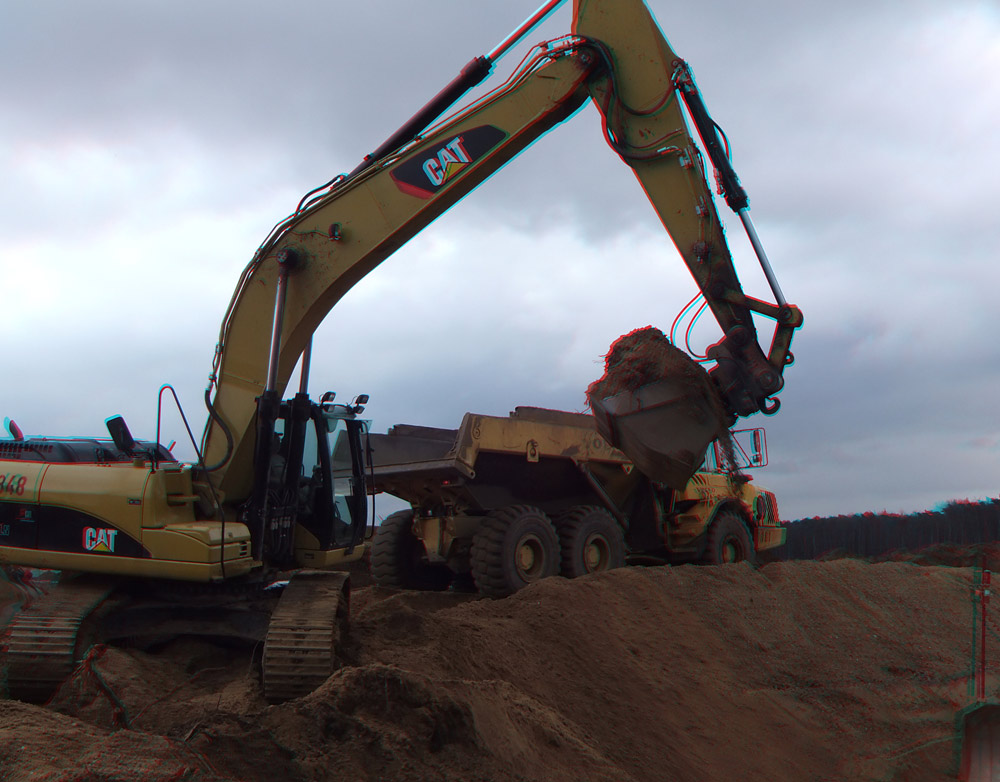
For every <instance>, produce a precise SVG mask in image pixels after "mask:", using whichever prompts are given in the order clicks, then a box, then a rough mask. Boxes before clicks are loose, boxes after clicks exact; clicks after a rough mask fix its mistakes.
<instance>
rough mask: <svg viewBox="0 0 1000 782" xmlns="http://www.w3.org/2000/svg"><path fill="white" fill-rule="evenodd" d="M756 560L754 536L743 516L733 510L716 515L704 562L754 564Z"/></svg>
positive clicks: (714, 563) (709, 563)
mask: <svg viewBox="0 0 1000 782" xmlns="http://www.w3.org/2000/svg"><path fill="white" fill-rule="evenodd" d="M755 560H756V552H755V551H754V547H753V538H752V537H751V536H750V530H749V529H747V525H746V522H745V521H743V519H742V517H740V516H739V515H737V514H736V513H733V512H732V511H723V512H722V513H720V514H719V515H718V516H716V517H715V521H713V522H712V526H711V527H710V528H709V530H708V540H707V541H706V543H705V554H704V555H703V556H702V558H701V561H702V563H704V564H706V565H727V564H729V563H730V562H749V563H750V564H751V565H752V564H753V563H754V561H755Z"/></svg>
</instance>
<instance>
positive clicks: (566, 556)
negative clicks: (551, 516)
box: [556, 505, 625, 578]
mask: <svg viewBox="0 0 1000 782" xmlns="http://www.w3.org/2000/svg"><path fill="white" fill-rule="evenodd" d="M556 531H557V532H558V533H559V546H560V548H561V550H562V562H561V568H560V572H561V573H562V575H564V576H566V578H576V577H577V576H585V575H587V574H588V573H600V572H601V571H604V570H611V569H613V568H618V567H624V565H625V536H624V535H623V534H622V528H621V527H620V526H619V524H618V522H617V521H615V519H614V517H613V516H612V515H611V514H610V513H608V512H607V511H606V510H604V508H599V507H597V506H595V505H579V506H577V507H575V508H572V509H570V510H569V512H567V513H566V514H565V515H564V516H560V517H559V519H558V520H557V521H556Z"/></svg>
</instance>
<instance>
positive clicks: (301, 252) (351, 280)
mask: <svg viewBox="0 0 1000 782" xmlns="http://www.w3.org/2000/svg"><path fill="white" fill-rule="evenodd" d="M574 20H575V21H574V35H570V36H567V37H565V38H561V39H557V40H553V41H549V42H546V43H544V44H541V45H540V46H538V47H536V48H535V49H534V50H533V51H532V52H531V54H530V55H529V56H528V57H527V58H526V60H525V61H524V63H523V64H522V65H521V67H519V68H518V69H517V70H516V71H515V73H514V74H513V75H512V76H511V77H510V79H508V81H507V82H506V83H505V84H503V85H501V86H500V87H499V88H497V89H496V90H494V91H493V92H491V93H489V94H487V95H485V96H484V97H482V98H480V99H479V100H477V101H475V102H473V103H472V104H471V105H469V106H468V107H466V108H463V109H461V110H459V111H458V112H456V113H455V114H453V115H452V116H450V117H448V118H446V119H444V120H441V121H438V122H436V123H435V124H433V125H431V126H430V127H424V124H421V122H422V121H421V122H417V123H416V125H417V126H418V127H412V128H411V129H410V130H409V131H407V132H405V133H403V134H402V135H400V134H397V135H396V136H394V138H393V140H391V142H387V144H384V145H383V146H382V147H381V148H380V149H379V150H378V151H377V152H376V153H375V154H374V155H372V156H370V157H369V158H368V159H366V160H365V162H364V163H362V165H360V166H359V167H358V168H357V169H355V172H352V174H351V175H350V176H345V177H339V178H337V179H335V180H334V181H333V182H331V183H329V184H328V185H327V186H325V187H324V188H321V189H320V190H319V191H318V192H314V193H313V194H310V195H309V196H307V198H305V199H303V202H302V203H300V204H299V207H298V208H297V209H296V210H295V212H294V214H292V215H291V216H290V217H289V218H288V219H286V220H285V221H284V222H282V223H281V224H279V225H278V226H277V227H276V228H275V230H274V231H273V232H272V233H271V235H270V236H269V237H268V239H267V240H266V241H265V242H264V244H263V245H262V246H261V247H260V249H259V250H258V252H257V253H256V254H255V256H254V258H253V260H252V261H251V263H250V264H249V265H248V266H247V268H246V269H245V271H244V273H243V276H242V278H241V280H240V283H239V285H238V287H237V290H236V292H235V294H234V296H233V299H232V302H231V304H230V307H229V310H228V312H227V313H226V317H225V319H224V321H223V326H222V330H221V334H220V339H219V342H218V345H217V349H216V356H215V362H214V368H213V375H212V382H213V383H214V385H215V396H214V400H212V402H211V405H210V409H211V411H212V415H211V417H210V419H209V422H208V424H207V426H206V430H205V436H204V445H205V460H206V463H208V464H209V465H212V466H213V467H214V468H215V469H214V476H215V477H214V481H213V482H214V483H215V484H216V485H217V486H218V487H219V488H220V489H221V490H222V491H223V492H224V493H225V496H226V498H227V500H228V501H238V500H240V499H242V498H246V497H247V496H248V495H249V494H250V492H251V489H252V484H253V466H252V465H253V454H254V441H255V431H254V426H255V418H256V416H257V410H258V402H257V400H258V399H259V398H261V397H262V395H264V393H265V390H266V389H268V388H269V387H271V388H277V389H278V390H279V391H280V390H281V389H283V388H284V387H285V385H286V384H287V382H288V380H289V378H290V376H291V373H292V371H293V369H294V367H295V364H296V363H297V361H298V359H299V357H300V355H302V353H303V350H305V349H306V347H307V345H308V344H309V341H310V339H311V337H312V334H313V332H314V331H315V330H316V328H317V327H318V326H319V324H320V322H321V321H322V320H323V318H324V317H325V316H326V314H327V313H328V312H329V311H330V309H331V308H332V307H333V306H334V305H335V304H336V302H337V301H338V300H339V299H340V298H341V297H342V296H344V295H345V294H346V293H347V292H348V291H349V290H350V289H351V287H353V286H354V285H355V284H356V283H357V282H358V281H359V280H360V279H361V278H362V277H364V276H365V275H366V274H368V272H370V271H371V270H372V269H374V268H375V267H376V266H378V265H379V264H380V263H381V262H382V261H383V260H385V259H386V258H387V257H389V256H390V255H391V254H392V253H393V252H395V251H396V250H397V249H399V248H400V247H401V246H402V245H403V244H404V243H405V242H406V241H408V240H409V239H410V238H412V237H413V236H414V235H416V234H417V233H419V232H420V231H421V230H423V229H424V228H425V227H426V226H427V225H428V224H429V223H431V222H432V221H433V220H434V219H435V218H437V217H438V216H439V215H440V214H442V213H443V212H445V211H446V210H447V209H448V208H449V207H451V206H452V205H453V204H454V203H456V202H457V201H458V200H460V199H461V198H462V197H464V196H465V195H466V194H468V193H469V192H471V191H472V190H474V189H475V188H476V187H478V186H479V185H480V184H481V183H482V182H483V181H484V180H485V179H486V178H487V177H489V176H490V175H491V174H493V173H494V172H495V171H496V170H498V169H499V168H500V167H502V166H503V165H504V164H505V163H507V162H508V161H509V160H511V159H512V158H513V157H515V156H516V155H518V154H519V153H520V152H521V151H522V150H524V149H525V148H526V147H528V146H529V145H530V144H531V143H532V142H533V141H535V140H536V139H537V138H538V137H539V136H541V135H542V134H544V133H545V132H546V131H548V130H549V129H551V128H552V127H553V126H555V125H556V124H558V123H560V122H562V121H563V120H565V119H567V118H569V117H570V116H571V115H572V114H573V113H574V112H575V111H576V110H577V109H578V108H579V107H580V106H581V105H583V103H584V102H586V101H587V100H589V99H593V100H594V101H595V103H596V104H597V106H598V107H599V108H600V109H601V112H602V114H603V116H604V122H605V129H606V132H607V135H608V139H609V141H610V142H611V143H612V146H613V147H614V148H615V149H616V151H618V153H619V154H620V155H621V156H622V158H623V160H625V162H626V163H628V164H629V165H630V166H631V167H632V168H633V170H634V171H635V172H636V175H637V177H638V178H639V180H640V183H641V185H642V187H643V188H644V189H645V191H646V193H647V194H648V195H649V198H650V201H651V202H652V204H653V206H654V208H655V209H656V211H657V212H658V214H659V215H660V218H661V220H662V222H663V224H664V226H665V227H666V229H667V230H668V232H669V233H670V235H671V237H672V238H673V240H674V243H675V244H676V246H677V249H678V251H679V252H680V254H681V256H682V257H683V258H684V261H685V263H686V264H687V265H688V267H689V268H690V269H691V272H692V274H693V275H694V278H695V280H696V282H697V283H698V286H699V288H700V289H701V291H702V292H703V293H704V295H705V297H706V299H707V300H708V302H709V305H710V307H711V309H712V312H713V313H714V315H715V317H716V318H717V319H718V321H719V323H720V324H721V325H722V328H723V332H724V333H725V335H726V336H725V337H724V339H723V340H722V341H721V342H720V343H719V344H718V345H717V346H715V347H714V348H713V352H714V355H713V358H715V359H716V361H717V366H716V367H715V369H714V370H713V371H714V372H715V373H716V374H715V377H716V381H717V384H718V385H719V387H720V389H721V391H722V395H723V399H724V400H725V403H726V406H727V407H728V411H729V412H730V413H731V414H734V415H749V414H750V413H752V412H756V411H757V410H759V409H764V410H765V411H767V405H766V404H765V401H764V400H766V398H767V397H769V396H770V395H771V394H773V393H775V392H776V391H777V390H778V389H780V387H781V383H782V381H781V373H782V370H783V368H784V366H785V364H786V363H788V357H789V355H790V354H789V352H788V346H789V343H790V339H791V331H792V330H793V329H794V328H795V327H796V326H797V325H799V324H800V323H801V315H800V314H799V313H798V310H797V309H795V308H794V307H790V306H789V305H787V304H784V303H782V304H780V305H771V304H767V303H765V302H759V301H756V300H754V299H751V298H749V297H747V296H746V295H745V294H744V293H743V292H742V288H741V286H740V283H739V280H738V279H737V277H736V273H735V271H734V269H733V265H732V260H731V257H730V255H729V251H728V247H727V244H726V241H725V238H724V236H723V231H722V225H721V223H720V221H719V217H718V214H717V213H716V210H715V205H714V201H713V198H712V194H711V191H710V189H709V187H708V184H707V182H706V178H705V172H704V166H703V163H702V160H701V156H700V153H699V152H698V149H697V146H696V145H695V143H694V141H693V139H692V137H691V135H690V134H689V132H688V130H687V124H686V122H685V120H684V117H683V115H682V113H681V110H680V105H679V102H678V95H679V94H681V93H682V92H683V86H684V83H683V79H684V74H686V73H687V71H686V69H685V68H684V67H683V62H682V61H681V60H679V58H677V57H676V55H675V54H674V53H673V52H672V51H671V49H670V47H669V45H668V44H667V42H666V41H665V40H664V38H663V35H662V33H660V31H659V28H658V27H657V25H656V23H655V21H654V20H653V19H652V17H651V16H650V14H649V11H648V9H647V8H646V6H645V4H644V3H643V2H642V0H613V1H612V0H576V2H575V3H574ZM476 62H477V61H473V64H474V63H476ZM473 64H470V66H471V65H473ZM480 70H482V69H481V68H480ZM712 132H713V133H714V130H713V131H712ZM417 134H419V135H417ZM397 142H398V143H397ZM737 181H738V180H737ZM279 281H280V282H281V284H282V285H283V286H284V289H285V290H284V297H283V299H282V303H281V306H280V307H278V308H277V314H276V317H275V318H274V322H272V319H271V317H270V313H272V312H275V294H276V289H277V288H278V285H279ZM753 312H759V313H762V314H765V315H769V316H771V317H773V318H776V319H777V321H778V324H779V325H778V328H777V330H776V335H775V338H774V340H773V342H772V346H771V349H770V351H769V354H768V355H767V356H765V355H764V354H763V351H762V349H761V348H760V347H759V345H758V342H757V339H756V330H755V328H754V324H753V321H752V315H751V313H753ZM272 342H273V343H274V344H273V346H272ZM269 346H271V348H270V349H269ZM269 359H270V360H269Z"/></svg>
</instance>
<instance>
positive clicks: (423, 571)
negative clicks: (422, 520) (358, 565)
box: [372, 510, 454, 592]
mask: <svg viewBox="0 0 1000 782" xmlns="http://www.w3.org/2000/svg"><path fill="white" fill-rule="evenodd" d="M425 557H426V552H425V550H424V544H423V543H422V542H421V541H420V539H419V538H417V536H416V535H414V534H413V511H411V510H401V511H397V512H396V513H392V514H390V515H389V516H387V517H386V518H385V519H383V521H382V523H381V524H380V525H379V527H378V529H377V530H375V538H374V539H373V540H372V577H374V579H375V583H376V584H378V585H379V586H384V587H390V588H392V589H421V590H425V591H430V592H440V591H443V590H445V589H447V588H448V586H449V585H450V584H451V580H452V578H453V575H454V574H453V573H452V572H451V569H450V568H449V567H448V566H447V565H432V564H430V563H428V562H427V560H426V559H425Z"/></svg>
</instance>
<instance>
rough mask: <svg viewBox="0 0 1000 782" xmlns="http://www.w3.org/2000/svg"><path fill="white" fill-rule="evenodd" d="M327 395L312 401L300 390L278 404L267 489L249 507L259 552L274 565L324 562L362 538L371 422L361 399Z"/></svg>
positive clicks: (349, 550)
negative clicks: (343, 400)
mask: <svg viewBox="0 0 1000 782" xmlns="http://www.w3.org/2000/svg"><path fill="white" fill-rule="evenodd" d="M332 399H333V395H332V394H327V395H325V396H324V400H326V401H322V402H321V403H319V404H316V403H314V402H312V401H310V400H309V399H308V397H305V396H304V395H301V394H300V395H296V397H294V398H293V399H290V400H286V401H284V402H282V403H281V405H280V406H279V408H278V415H277V418H276V419H275V421H274V432H273V437H272V438H271V458H270V460H269V463H268V468H267V469H268V472H269V474H268V476H267V479H266V484H267V486H268V487H269V491H268V492H267V495H266V497H265V498H264V502H263V505H262V506H261V507H257V508H252V509H248V513H253V514H254V515H256V516H257V517H258V520H259V521H258V523H259V526H258V530H260V532H261V533H262V535H261V538H260V540H259V545H260V546H261V556H262V558H263V559H264V561H267V562H269V563H271V564H274V565H277V566H279V567H285V566H287V567H302V566H309V567H322V566H328V565H330V564H333V562H332V561H331V559H330V558H331V556H332V557H334V558H335V559H342V558H343V557H344V555H350V554H351V553H352V552H353V550H354V548H355V547H357V546H358V545H359V544H360V543H361V542H362V540H363V539H364V533H365V518H366V511H367V492H366V485H365V448H364V443H365V435H366V433H367V427H368V422H367V421H365V420H362V419H360V418H358V412H359V408H360V405H343V404H335V403H333V402H332ZM360 409H363V408H360ZM255 544H258V541H255Z"/></svg>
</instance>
